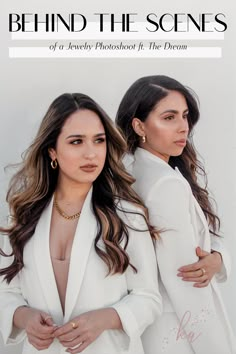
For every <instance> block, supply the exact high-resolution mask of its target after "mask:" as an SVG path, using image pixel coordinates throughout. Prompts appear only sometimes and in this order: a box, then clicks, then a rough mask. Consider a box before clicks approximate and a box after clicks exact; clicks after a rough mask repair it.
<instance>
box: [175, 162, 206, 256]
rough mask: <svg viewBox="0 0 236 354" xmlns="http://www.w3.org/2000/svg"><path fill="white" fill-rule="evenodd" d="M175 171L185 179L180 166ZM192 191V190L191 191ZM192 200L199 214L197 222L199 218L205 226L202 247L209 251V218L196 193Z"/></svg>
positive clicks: (196, 212)
mask: <svg viewBox="0 0 236 354" xmlns="http://www.w3.org/2000/svg"><path fill="white" fill-rule="evenodd" d="M175 171H176V172H177V173H178V175H179V176H180V177H182V178H183V179H185V178H184V176H183V175H182V173H181V172H180V171H179V169H178V167H175ZM191 193H192V191H191ZM192 201H193V207H194V209H195V214H196V215H197V217H198V219H197V220H196V222H199V219H200V221H201V223H202V224H203V226H204V235H202V237H203V238H202V248H203V249H204V250H205V251H209V250H210V238H209V237H206V236H208V235H206V233H207V234H208V233H209V225H208V223H207V220H206V218H205V215H204V213H203V211H202V208H201V207H200V205H199V204H198V202H197V200H196V198H195V197H194V195H193V194H192ZM192 216H193V215H192ZM197 229H198V227H197V225H196V230H197Z"/></svg>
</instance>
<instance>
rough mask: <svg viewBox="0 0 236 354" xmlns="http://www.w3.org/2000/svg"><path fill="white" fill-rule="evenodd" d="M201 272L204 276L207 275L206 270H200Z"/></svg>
mask: <svg viewBox="0 0 236 354" xmlns="http://www.w3.org/2000/svg"><path fill="white" fill-rule="evenodd" d="M200 270H201V271H202V276H203V275H205V274H206V269H204V268H200Z"/></svg>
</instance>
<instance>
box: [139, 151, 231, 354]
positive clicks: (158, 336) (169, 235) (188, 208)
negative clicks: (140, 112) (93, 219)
mask: <svg viewBox="0 0 236 354" xmlns="http://www.w3.org/2000/svg"><path fill="white" fill-rule="evenodd" d="M132 174H133V176H134V177H135V178H136V182H135V184H134V189H135V190H136V192H137V193H138V194H139V195H140V196H141V198H142V199H143V200H144V202H145V204H146V206H147V207H148V210H149V217H150V222H151V224H153V225H154V226H156V227H157V228H158V229H159V230H161V231H162V232H161V239H160V240H159V241H157V242H156V257H157V264H158V268H159V273H160V279H159V289H160V292H161V295H162V299H163V310H164V313H163V315H162V317H161V318H158V319H157V320H156V321H155V323H154V324H153V325H151V326H150V327H149V328H148V329H147V330H146V331H145V333H144V334H143V336H142V339H143V345H144V350H145V353H146V354H160V353H165V354H190V353H197V354H231V353H236V349H235V341H234V336H233V333H232V330H231V327H230V324H229V320H228V317H227V314H226V312H225V308H224V305H223V302H222V299H221V295H220V292H219V289H218V287H217V284H216V279H215V278H213V279H212V281H211V283H210V284H209V286H207V287H205V288H194V287H193V284H192V283H191V282H185V281H183V280H182V279H181V278H179V277H177V269H178V268H179V267H181V266H183V265H186V264H190V263H194V262H196V261H197V260H198V259H197V256H196V254H195V249H196V247H197V246H200V247H202V248H203V249H204V250H206V251H209V252H210V250H211V238H210V234H209V229H208V224H207V221H206V218H205V216H204V214H203V212H202V209H201V208H200V206H199V204H198V202H197V201H196V199H195V198H194V196H193V194H192V191H191V188H190V185H189V183H188V182H187V180H186V179H185V178H184V177H183V176H182V174H181V173H180V172H179V170H178V169H177V168H176V169H175V170H174V169H172V168H171V167H170V166H169V165H168V164H167V163H166V162H165V161H163V160H161V159H160V158H158V157H156V156H155V155H153V154H151V153H150V152H148V151H146V150H144V149H141V148H138V149H137V150H136V152H135V156H134V162H133V166H132ZM214 238H215V239H217V237H215V236H214ZM215 242H216V244H217V242H218V241H215ZM219 248H221V250H220V251H221V253H222V255H223V258H224V264H225V272H226V270H227V269H228V268H229V260H228V257H227V253H226V252H224V248H223V246H221V247H219ZM223 273H224V272H223ZM223 278H224V276H222V274H221V275H219V279H221V280H222V279H223ZM188 339H189V340H188Z"/></svg>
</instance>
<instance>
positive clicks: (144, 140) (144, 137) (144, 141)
mask: <svg viewBox="0 0 236 354" xmlns="http://www.w3.org/2000/svg"><path fill="white" fill-rule="evenodd" d="M142 142H143V143H146V136H145V135H144V136H142Z"/></svg>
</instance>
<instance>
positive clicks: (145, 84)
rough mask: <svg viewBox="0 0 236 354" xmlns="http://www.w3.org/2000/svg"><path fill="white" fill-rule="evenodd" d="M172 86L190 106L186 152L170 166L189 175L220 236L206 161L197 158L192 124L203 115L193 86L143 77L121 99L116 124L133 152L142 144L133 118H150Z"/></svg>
mask: <svg viewBox="0 0 236 354" xmlns="http://www.w3.org/2000/svg"><path fill="white" fill-rule="evenodd" d="M173 90H174V91H178V92H180V93H181V94H182V95H183V96H184V97H185V99H186V102H187V105H188V110H189V114H188V124H189V136H188V141H187V144H186V146H185V148H184V150H183V153H182V154H181V155H180V156H171V157H170V159H169V165H170V166H171V167H175V166H177V167H178V168H179V170H180V171H181V173H182V174H183V176H184V177H185V178H186V179H187V181H188V182H189V184H190V186H191V188H192V191H193V194H194V196H195V198H196V199H197V201H198V203H199V204H200V206H201V208H202V210H203V212H204V214H205V217H206V219H207V221H208V224H209V226H210V232H211V233H212V234H214V235H216V236H219V235H218V234H217V232H218V230H219V228H220V219H219V218H218V216H217V215H216V214H215V213H214V211H213V208H212V205H211V202H210V200H209V193H208V191H207V176H206V173H205V170H204V167H203V165H202V164H201V163H200V162H199V161H198V159H197V153H196V150H195V148H194V144H193V140H192V135H193V127H194V126H195V124H196V123H197V122H198V120H199V115H200V114H199V107H198V98H197V96H196V94H195V93H194V92H193V91H192V90H191V89H189V88H187V87H185V86H183V85H182V84H181V83H180V82H178V81H176V80H175V79H172V78H170V77H168V76H163V75H154V76H146V77H142V78H140V79H138V80H137V81H135V82H134V83H133V84H132V85H131V86H130V88H129V89H128V91H127V92H126V93H125V95H124V97H123V99H122V100H121V103H120V106H119V108H118V112H117V115H116V124H117V126H118V127H119V128H120V130H121V132H122V133H123V135H124V137H125V139H126V141H127V144H128V150H129V152H130V153H131V154H133V153H134V152H135V150H136V148H137V147H138V146H139V144H140V137H139V136H138V135H137V134H136V133H135V131H134V129H133V127H132V120H133V118H134V117H136V118H138V119H140V120H141V121H142V122H144V121H145V120H146V119H147V118H148V115H149V113H150V112H152V111H153V110H154V109H155V108H156V106H157V104H158V103H159V102H160V101H161V100H162V99H163V98H164V97H166V96H167V95H168V93H169V92H170V91H173ZM198 174H200V175H201V176H203V177H204V180H205V187H204V188H202V187H201V186H200V185H199V183H198V181H197V175H198Z"/></svg>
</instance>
